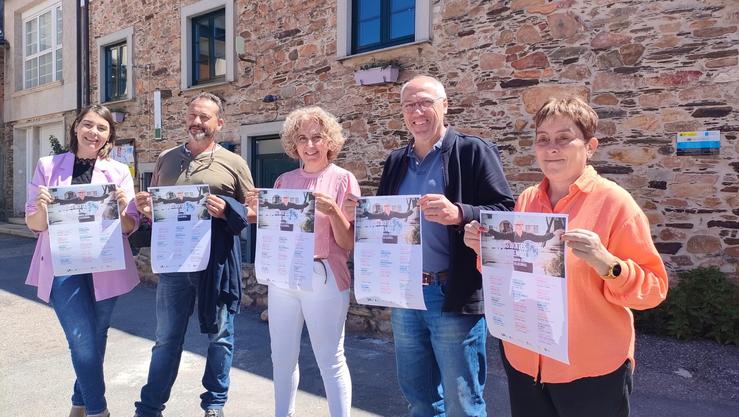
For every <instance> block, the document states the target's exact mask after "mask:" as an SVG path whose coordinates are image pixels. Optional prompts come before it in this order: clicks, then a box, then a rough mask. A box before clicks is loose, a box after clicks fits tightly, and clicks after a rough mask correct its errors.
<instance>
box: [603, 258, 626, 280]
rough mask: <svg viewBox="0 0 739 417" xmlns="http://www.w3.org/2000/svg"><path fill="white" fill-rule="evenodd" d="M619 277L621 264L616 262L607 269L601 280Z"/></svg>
mask: <svg viewBox="0 0 739 417" xmlns="http://www.w3.org/2000/svg"><path fill="white" fill-rule="evenodd" d="M620 275H621V262H619V261H616V262H614V263H613V264H611V265H610V266H609V267H608V273H607V274H605V275H603V276H602V277H601V278H603V279H616V278H618V277H619V276H620Z"/></svg>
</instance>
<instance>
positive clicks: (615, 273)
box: [611, 262, 621, 277]
mask: <svg viewBox="0 0 739 417" xmlns="http://www.w3.org/2000/svg"><path fill="white" fill-rule="evenodd" d="M611 274H612V275H613V276H614V277H617V276H619V275H621V263H620V262H616V264H615V265H613V272H611Z"/></svg>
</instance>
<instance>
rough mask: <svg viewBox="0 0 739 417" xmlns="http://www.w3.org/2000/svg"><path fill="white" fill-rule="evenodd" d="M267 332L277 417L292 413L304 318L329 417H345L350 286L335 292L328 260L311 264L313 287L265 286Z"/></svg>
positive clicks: (349, 398) (349, 391)
mask: <svg viewBox="0 0 739 417" xmlns="http://www.w3.org/2000/svg"><path fill="white" fill-rule="evenodd" d="M268 303H269V304H268V306H269V335H270V346H271V348H272V379H273V383H274V390H275V417H288V416H292V415H294V413H295V394H296V393H297V390H298V382H299V380H300V371H299V369H298V354H299V353H300V337H301V334H302V332H303V322H305V324H306V325H307V326H308V335H309V336H310V342H311V346H312V347H313V352H314V354H315V357H316V362H317V363H318V368H319V369H320V371H321V378H322V379H323V387H324V389H325V390H326V398H327V400H328V409H329V414H330V416H331V417H348V416H349V413H350V409H351V403H352V381H351V376H350V375H349V368H348V367H347V365H346V357H345V356H344V322H345V321H346V314H347V312H348V310H349V290H346V291H339V289H338V288H337V287H336V279H335V278H334V274H333V272H332V271H331V267H329V264H328V262H326V261H325V260H324V261H322V262H318V261H316V262H314V263H313V291H312V292H307V291H299V290H291V289H287V290H286V289H283V288H277V287H275V286H273V285H270V286H269V294H268Z"/></svg>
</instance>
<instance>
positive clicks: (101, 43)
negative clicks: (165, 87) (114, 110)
mask: <svg viewBox="0 0 739 417" xmlns="http://www.w3.org/2000/svg"><path fill="white" fill-rule="evenodd" d="M121 41H125V42H126V50H127V54H126V55H127V58H126V72H127V74H126V91H127V92H128V93H127V94H126V98H125V99H119V100H116V102H118V101H123V100H132V99H133V98H134V91H133V74H134V70H133V63H134V59H133V58H134V57H133V54H134V51H133V26H129V27H127V28H124V29H121V30H119V31H117V32H113V33H110V34H108V35H105V36H101V37H99V38H98V39H97V40H96V41H95V43H96V44H97V50H98V83H97V84H98V103H103V102H104V101H103V100H104V99H105V94H104V92H105V83H104V82H103V78H104V74H105V48H106V47H107V46H110V45H113V44H116V43H120V42H121ZM109 103H113V102H109Z"/></svg>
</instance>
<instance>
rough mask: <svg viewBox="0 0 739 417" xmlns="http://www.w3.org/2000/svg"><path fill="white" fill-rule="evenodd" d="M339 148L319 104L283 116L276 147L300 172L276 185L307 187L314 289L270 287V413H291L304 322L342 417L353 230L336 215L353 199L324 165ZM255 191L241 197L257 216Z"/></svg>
mask: <svg viewBox="0 0 739 417" xmlns="http://www.w3.org/2000/svg"><path fill="white" fill-rule="evenodd" d="M343 145H344V136H343V135H342V133H341V126H340V125H339V123H338V122H337V120H336V118H335V117H334V116H332V115H331V114H329V113H327V112H326V111H324V110H323V109H321V108H320V107H307V108H302V109H298V110H295V111H293V112H292V113H290V114H289V115H288V116H287V119H286V120H285V124H284V127H283V130H282V146H283V148H284V149H285V152H286V153H287V154H288V155H290V156H291V157H292V158H295V159H299V160H300V162H301V163H302V168H298V169H296V170H293V171H290V172H286V173H284V174H282V175H281V176H280V177H279V178H277V180H276V181H275V188H288V189H308V190H313V191H314V195H315V199H316V220H315V224H316V227H315V262H314V263H313V280H314V282H313V291H312V292H304V291H300V290H292V289H289V290H288V289H282V288H277V287H275V286H272V285H270V286H269V295H268V303H269V334H270V339H271V347H272V369H273V381H274V388H275V416H276V417H286V416H292V415H293V414H294V412H295V394H296V392H297V389H298V380H299V377H300V375H299V371H298V354H299V352H300V335H301V333H302V331H303V322H304V321H305V323H306V325H307V326H308V333H309V334H310V340H311V345H312V347H313V352H314V353H315V355H316V362H318V367H319V368H320V370H321V377H322V378H323V386H324V387H325V389H326V397H327V399H328V406H329V413H330V415H331V417H343V416H348V415H349V411H350V409H351V396H352V388H351V377H350V376H349V368H348V367H347V365H346V357H345V356H344V322H345V321H346V314H347V311H348V309H349V278H350V277H349V268H348V267H347V265H346V261H347V259H348V257H349V251H350V250H351V249H352V247H353V245H354V226H353V224H352V223H350V222H349V220H347V217H346V216H345V215H344V213H343V212H342V208H341V204H342V203H341V202H343V201H344V195H346V193H352V194H355V195H359V193H360V190H359V184H358V183H357V179H356V178H355V177H354V175H353V174H352V173H351V172H349V171H347V170H345V169H342V168H339V167H338V166H336V165H334V164H333V163H331V161H333V160H334V159H335V158H336V155H337V154H338V153H339V151H341V147H342V146H343ZM256 193H257V191H256V190H255V191H252V192H250V193H249V195H248V196H247V203H248V204H249V206H250V208H251V209H252V210H254V211H256Z"/></svg>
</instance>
